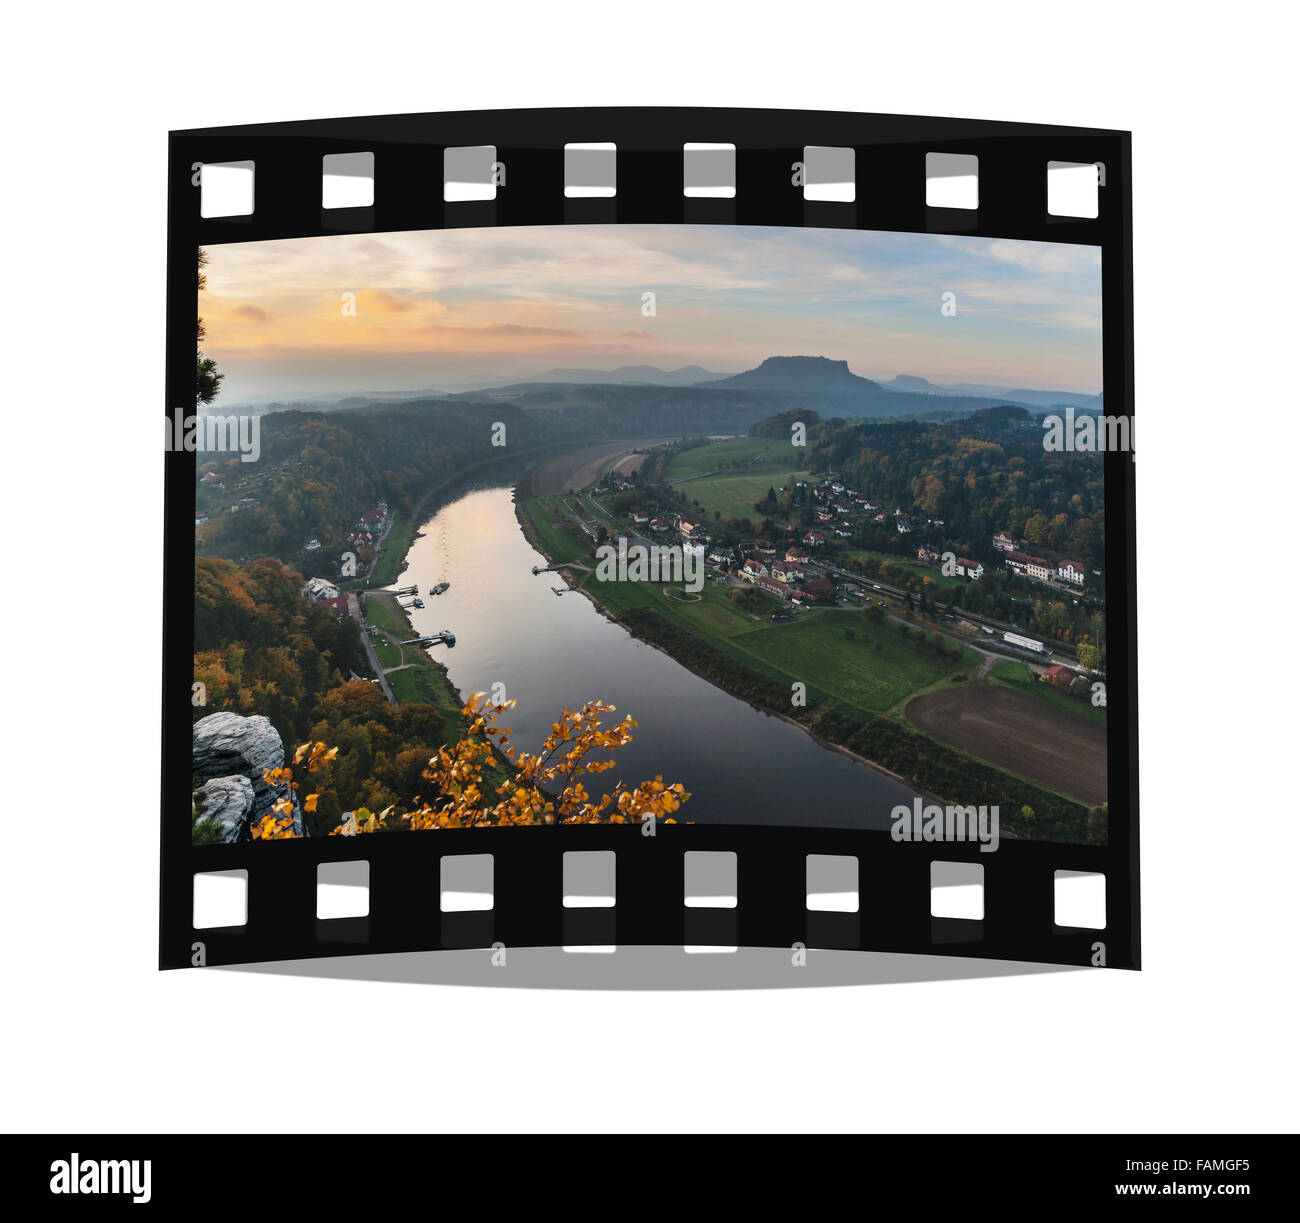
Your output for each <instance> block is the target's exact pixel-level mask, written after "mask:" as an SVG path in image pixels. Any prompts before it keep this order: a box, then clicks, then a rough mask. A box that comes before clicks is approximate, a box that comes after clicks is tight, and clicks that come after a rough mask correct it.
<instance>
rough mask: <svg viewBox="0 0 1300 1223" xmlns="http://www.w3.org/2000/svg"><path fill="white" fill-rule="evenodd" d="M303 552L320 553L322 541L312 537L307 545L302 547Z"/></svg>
mask: <svg viewBox="0 0 1300 1223" xmlns="http://www.w3.org/2000/svg"><path fill="white" fill-rule="evenodd" d="M302 550H303V551H304V552H319V551H320V540H319V539H317V538H316V536H314V535H312V536H311V537H310V538H309V539H308V540H307V542H306V543H305V544H303V546H302Z"/></svg>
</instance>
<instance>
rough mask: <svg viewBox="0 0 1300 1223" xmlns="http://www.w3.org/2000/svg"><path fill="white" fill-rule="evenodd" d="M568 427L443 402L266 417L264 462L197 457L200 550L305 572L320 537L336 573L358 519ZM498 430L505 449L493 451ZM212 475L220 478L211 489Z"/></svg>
mask: <svg viewBox="0 0 1300 1223" xmlns="http://www.w3.org/2000/svg"><path fill="white" fill-rule="evenodd" d="M498 426H500V427H503V429H504V433H502V432H501V429H500V428H498ZM564 427H565V426H564V423H563V422H559V424H558V425H557V422H555V421H551V420H545V419H542V418H539V417H537V416H535V415H533V414H531V413H526V412H524V411H523V410H522V409H520V408H518V407H516V406H514V405H512V404H508V403H491V404H489V403H467V402H453V401H448V400H445V399H439V400H427V401H418V402H414V403H407V404H401V405H399V406H391V407H390V406H382V407H379V406H376V407H373V408H370V409H367V410H361V411H344V412H330V413H321V412H298V411H289V412H276V413H272V414H268V415H266V416H263V417H262V418H261V447H262V453H261V457H260V459H259V460H258V461H257V462H255V463H241V462H240V461H239V460H238V457H236V456H228V455H224V454H223V455H211V456H205V455H200V456H199V458H200V460H202V461H201V462H200V463H199V467H198V474H199V484H198V490H197V494H196V498H197V506H198V509H199V510H200V511H203V512H207V513H209V515H210V521H209V522H207V523H205V524H204V525H203V526H202V527H201V528H199V538H200V540H201V549H200V550H201V552H203V553H205V554H207V555H216V556H226V557H232V558H238V557H241V556H256V555H272V556H278V557H280V558H282V559H284V560H288V561H291V562H293V563H301V558H302V549H303V546H304V544H305V542H306V540H307V539H308V538H309V537H312V536H314V537H315V538H316V539H317V540H319V542H320V544H321V552H322V554H325V555H329V556H331V557H333V558H334V563H335V564H337V557H338V556H339V554H340V553H341V552H342V551H343V550H344V549H345V547H346V539H347V536H348V535H349V534H350V533H351V532H352V530H353V528H354V526H355V524H356V523H357V521H358V519H359V518H360V516H361V515H362V514H364V513H365V512H367V511H368V510H371V509H373V508H374V507H375V506H376V505H377V504H378V503H379V502H380V501H386V502H387V503H388V504H389V506H390V507H391V508H392V509H393V510H394V511H396V512H398V513H403V512H404V513H408V514H409V513H410V512H411V511H412V510H413V509H414V508H415V506H416V505H417V504H418V503H419V501H420V499H421V498H422V497H424V496H425V494H426V493H428V491H429V490H430V489H431V488H434V487H436V486H437V485H438V484H440V483H442V482H443V481H445V480H447V479H449V478H450V477H452V476H454V475H456V474H457V473H459V472H461V471H464V470H465V469H466V468H469V467H471V466H473V465H474V464H475V463H479V462H482V461H483V460H485V459H489V458H494V457H500V456H502V455H503V454H504V453H510V452H517V451H520V450H526V449H528V448H530V447H536V446H539V445H544V444H546V443H549V442H554V441H557V440H563V438H564V436H565V435H564V432H563V430H564ZM494 429H497V434H496V435H497V437H498V438H504V442H505V447H504V448H503V447H502V446H494V445H493V444H492V440H493V435H494ZM573 431H574V432H576V430H573ZM209 472H212V473H215V474H214V475H212V476H210V477H209V478H208V479H206V480H205V479H204V478H203V477H204V476H205V475H207V473H209ZM247 499H252V500H255V501H256V502H258V504H257V505H255V506H249V507H247V508H241V509H240V510H239V511H238V512H230V507H231V505H232V504H233V503H234V502H235V501H237V500H247Z"/></svg>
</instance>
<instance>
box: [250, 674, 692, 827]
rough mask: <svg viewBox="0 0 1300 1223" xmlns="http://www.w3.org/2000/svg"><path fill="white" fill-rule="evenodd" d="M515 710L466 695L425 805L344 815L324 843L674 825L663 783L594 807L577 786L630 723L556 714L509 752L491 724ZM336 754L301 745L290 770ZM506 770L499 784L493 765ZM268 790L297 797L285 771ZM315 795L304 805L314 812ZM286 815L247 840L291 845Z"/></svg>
mask: <svg viewBox="0 0 1300 1223" xmlns="http://www.w3.org/2000/svg"><path fill="white" fill-rule="evenodd" d="M514 707H515V702H514V701H506V702H504V703H501V704H496V703H493V702H492V701H489V700H488V699H486V697H485V696H484V695H483V693H475V694H474V695H473V696H472V697H470V699H469V702H468V703H467V704H466V705H465V706H464V708H463V709H462V710H461V714H462V715H463V717H464V718H465V719H466V720H467V722H468V725H467V726H466V729H465V732H464V734H462V735H461V737H460V740H459V741H458V742H457V743H455V744H454V745H452V746H450V747H448V746H445V745H444V746H443V747H440V748H439V749H438V751H437V752H436V753H435V754H434V756H433V757H432V759H430V761H429V765H428V768H426V769H425V771H424V777H425V779H426V780H428V781H429V782H430V789H431V792H433V793H435V794H436V795H437V797H436V798H434V799H432V800H430V801H424V800H422V799H421V798H419V797H418V796H417V798H416V799H415V806H414V809H413V810H410V811H406V812H400V813H399V812H397V811H396V810H395V809H394V808H393V807H387V808H386V809H385V810H383V811H380V812H378V813H372V812H370V811H367V810H366V809H365V808H364V807H362V808H359V809H358V810H356V811H354V812H349V813H348V814H347V815H346V816H345V817H344V820H343V823H341V824H339V825H338V826H337V827H335V828H333V829H332V830H331V831H330V835H331V836H336V835H343V836H348V835H353V834H356V833H367V832H380V831H384V830H388V829H396V828H409V829H433V828H480V827H492V826H506V825H514V824H632V823H643V822H644V821H645V820H646V819H648V818H649V819H656V820H662V821H664V822H665V823H669V824H671V823H675V822H676V820H675V819H674V816H675V815H676V813H677V812H678V811H679V810H680V809H681V806H682V804H683V803H684V802H686V801H687V800H688V799H689V798H690V795H689V794H688V793H687V792H686V791H685V790H684V789H683V787H682V785H681V783H680V782H676V783H673V784H671V785H669V784H665V782H664V780H663V777H662V775H659V776H656V777H655V779H654V780H653V781H643V782H641V783H640V785H637V786H635V787H634V788H631V789H629V788H628V787H627V786H625V785H624V783H623V782H622V781H620V782H618V783H617V784H615V785H614V786H612V787H611V788H610V789H609V791H608V792H606V793H602V794H601V796H600V798H598V799H597V798H595V797H593V794H592V792H591V791H590V790H589V789H588V786H587V781H586V779H588V778H590V777H592V776H595V775H598V774H600V773H605V772H608V771H609V770H610V769H612V768H614V765H615V762H614V761H613V760H612V759H596V758H593V756H595V755H597V754H600V755H603V753H605V752H607V751H613V750H615V749H616V748H619V747H622V746H623V745H624V744H626V743H630V742H631V741H632V732H633V730H635V729H636V725H637V724H636V721H635V719H633V718H631V717H625V718H623V719H622V721H620V722H617V723H615V724H614V725H612V726H608V727H607V726H605V724H604V723H603V722H602V720H601V719H602V716H603V715H606V714H611V713H614V712H616V710H615V708H614V706H613V705H606V704H604V703H603V702H601V701H588V702H587V703H586V704H585V705H583V707H582V708H581V709H580V710H577V711H574V710H570V709H565V710H564V711H563V712H562V713H561V714H560V717H559V719H558V720H557V721H555V722H553V723H552V724H551V731H550V734H548V735H547V737H546V740H545V741H544V742H543V744H542V747H541V750H540V751H539V752H537V753H532V752H518V753H517V752H516V749H515V748H514V746H513V745H512V744H511V743H510V730H509V728H507V727H502V726H500V725H498V721H499V719H500V718H501V717H502V716H503V715H504V714H506V713H507V712H509V711H510V710H511V709H513V708H514ZM337 754H338V749H337V748H329V749H327V748H326V747H325V745H324V744H323V743H304V744H303V745H302V746H301V747H299V748H298V750H297V751H296V752H295V753H294V758H293V762H294V764H295V765H301V766H302V767H303V769H304V770H305V771H306V772H307V773H314V772H316V771H317V770H318V769H320V768H321V767H323V766H324V765H325V764H327V763H329V761H331V760H333V759H334V757H335V756H336V755H337ZM503 760H504V762H505V764H506V770H505V776H504V777H503V778H502V777H501V776H500V774H501V773H502V761H503ZM265 776H266V780H267V782H268V784H273V785H281V784H285V783H287V784H288V785H289V786H290V787H291V789H293V790H297V789H298V787H299V783H298V782H297V781H295V780H294V779H293V770H292V769H289V768H281V769H268V770H266V773H265ZM318 798H319V795H317V794H308V795H307V796H306V798H305V799H304V800H303V807H304V809H305V810H307V811H314V810H315V807H316V800H317V799H318ZM293 835H294V832H293V807H292V803H291V801H290V800H289V799H287V798H286V799H282V800H280V801H279V802H278V803H276V805H275V807H274V808H273V809H272V811H271V813H270V814H268V815H265V816H263V818H262V819H261V821H260V822H259V823H258V824H257V826H256V827H255V828H254V829H253V837H254V839H256V840H272V839H277V838H282V837H291V836H293Z"/></svg>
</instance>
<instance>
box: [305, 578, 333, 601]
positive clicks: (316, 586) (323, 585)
mask: <svg viewBox="0 0 1300 1223" xmlns="http://www.w3.org/2000/svg"><path fill="white" fill-rule="evenodd" d="M302 593H303V594H304V595H305V596H306V597H307V598H308V599H310V600H311V601H312V602H313V603H319V602H321V601H322V600H323V599H337V598H338V597H339V588H338V587H337V586H335V585H334V583H333V582H327V581H326V580H325V579H324V578H309V579H308V580H307V585H306V586H304V587H303V588H302Z"/></svg>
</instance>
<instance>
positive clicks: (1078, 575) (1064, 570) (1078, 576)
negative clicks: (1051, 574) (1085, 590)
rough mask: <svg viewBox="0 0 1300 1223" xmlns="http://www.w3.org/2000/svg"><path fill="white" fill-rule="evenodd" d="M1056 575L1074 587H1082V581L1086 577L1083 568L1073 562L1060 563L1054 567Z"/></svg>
mask: <svg viewBox="0 0 1300 1223" xmlns="http://www.w3.org/2000/svg"><path fill="white" fill-rule="evenodd" d="M1056 574H1057V576H1058V577H1061V578H1064V579H1065V580H1066V581H1067V582H1073V583H1074V584H1075V585H1076V586H1082V585H1083V579H1084V577H1085V576H1086V575H1085V573H1084V569H1083V566H1082V565H1080V564H1077V563H1076V562H1075V561H1062V562H1061V563H1060V564H1059V565H1057V567H1056Z"/></svg>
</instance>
